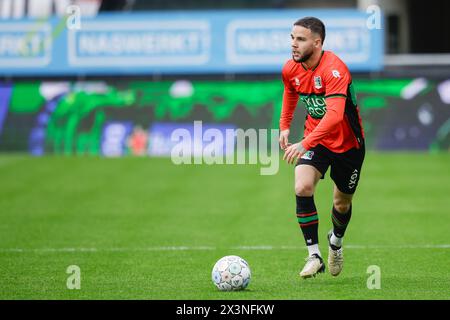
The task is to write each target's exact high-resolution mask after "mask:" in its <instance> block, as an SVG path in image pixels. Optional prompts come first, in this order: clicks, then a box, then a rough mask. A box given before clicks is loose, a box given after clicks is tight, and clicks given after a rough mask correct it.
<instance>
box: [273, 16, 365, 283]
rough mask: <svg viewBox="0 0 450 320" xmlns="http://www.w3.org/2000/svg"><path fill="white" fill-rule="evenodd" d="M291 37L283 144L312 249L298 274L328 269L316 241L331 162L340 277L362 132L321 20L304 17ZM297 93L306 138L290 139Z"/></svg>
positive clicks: (333, 263)
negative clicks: (317, 200) (321, 190)
mask: <svg viewBox="0 0 450 320" xmlns="http://www.w3.org/2000/svg"><path fill="white" fill-rule="evenodd" d="M291 38H292V59H290V60H288V61H287V62H286V64H285V65H284V67H283V71H282V78H283V83H284V94H283V107H282V111H281V116H280V147H281V148H282V149H283V150H284V152H285V153H284V157H283V159H284V160H286V161H287V162H288V163H294V162H295V163H296V166H295V194H296V202H297V219H298V223H299V225H300V228H301V230H302V232H303V236H304V238H305V242H306V246H307V248H308V253H309V256H308V258H307V259H306V264H305V266H304V268H303V270H302V271H301V272H300V276H301V277H302V278H309V277H313V276H316V274H317V273H319V272H324V271H325V264H324V262H323V259H322V255H321V253H320V250H319V245H318V243H319V239H318V225H319V218H318V214H317V210H316V206H315V204H314V191H315V188H316V185H317V183H318V181H319V180H320V179H323V178H324V176H325V173H326V171H327V169H328V167H331V169H330V176H331V179H332V180H333V181H334V192H333V206H332V210H331V220H332V222H333V229H332V230H330V231H329V233H328V247H329V249H328V268H329V270H330V273H331V274H332V275H333V276H337V275H338V274H339V273H340V272H341V270H342V267H343V262H344V260H343V259H344V256H343V249H342V240H343V237H344V234H345V230H346V229H347V226H348V224H349V222H350V218H351V216H352V197H353V194H354V192H355V190H356V187H357V185H358V181H359V177H360V173H361V167H362V163H363V160H364V154H365V147H364V132H363V128H362V122H361V117H360V115H359V110H358V107H357V104H356V96H355V92H354V90H353V85H352V77H351V75H350V72H349V70H348V68H347V66H346V65H345V63H344V62H342V60H340V59H339V58H338V57H337V56H336V55H335V54H334V53H333V52H331V51H323V50H322V45H323V42H324V40H325V26H324V24H323V22H322V21H320V20H319V19H317V18H314V17H306V18H303V19H300V20H298V21H296V22H295V23H294V25H293V28H292V33H291ZM299 98H300V100H302V101H303V103H304V106H305V107H306V110H307V116H306V120H305V125H304V137H303V139H302V140H301V141H300V142H297V143H294V144H291V143H289V142H288V137H289V128H290V125H291V121H292V118H293V114H294V110H295V108H296V106H297V102H298V100H299Z"/></svg>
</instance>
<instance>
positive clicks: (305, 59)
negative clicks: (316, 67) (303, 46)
mask: <svg viewBox="0 0 450 320" xmlns="http://www.w3.org/2000/svg"><path fill="white" fill-rule="evenodd" d="M312 55H313V49H312V48H311V49H310V50H309V51H307V52H305V53H304V54H303V55H302V56H301V57H300V59H295V58H294V55H292V60H294V61H295V62H297V63H302V62H305V61H308V59H309V58H311V56H312Z"/></svg>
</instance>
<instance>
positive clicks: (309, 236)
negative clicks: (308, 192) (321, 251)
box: [296, 195, 319, 246]
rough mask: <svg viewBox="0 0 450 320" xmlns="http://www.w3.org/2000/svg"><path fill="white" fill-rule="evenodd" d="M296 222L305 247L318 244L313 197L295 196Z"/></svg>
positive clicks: (317, 222)
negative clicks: (300, 230) (301, 233)
mask: <svg viewBox="0 0 450 320" xmlns="http://www.w3.org/2000/svg"><path fill="white" fill-rule="evenodd" d="M296 198H297V220H298V224H299V225H300V228H301V229H302V232H303V237H304V238H305V242H306V245H307V246H310V245H313V244H317V243H319V237H318V230H319V216H318V215H317V210H316V205H315V204H314V196H311V197H301V196H297V195H296Z"/></svg>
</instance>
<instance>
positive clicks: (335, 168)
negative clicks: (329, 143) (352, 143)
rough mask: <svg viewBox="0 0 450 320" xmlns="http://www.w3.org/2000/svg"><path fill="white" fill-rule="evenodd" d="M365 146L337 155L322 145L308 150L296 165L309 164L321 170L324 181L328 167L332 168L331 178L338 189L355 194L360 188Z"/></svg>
mask: <svg viewBox="0 0 450 320" xmlns="http://www.w3.org/2000/svg"><path fill="white" fill-rule="evenodd" d="M364 155H365V148H364V144H363V145H362V146H361V147H360V148H359V149H356V148H353V149H350V150H348V151H346V152H343V153H335V152H332V151H330V150H329V149H327V148H325V147H324V146H322V145H320V144H319V145H317V146H315V147H314V148H311V149H310V150H308V151H307V152H306V153H305V154H304V155H303V156H302V157H301V158H300V159H299V160H298V161H297V164H296V165H299V164H308V165H311V166H313V167H314V168H316V169H317V170H319V172H320V173H321V174H322V178H321V179H323V178H324V177H325V173H326V172H327V170H328V167H329V166H331V172H330V177H331V179H333V181H334V183H335V184H336V187H337V188H338V189H339V191H341V192H343V193H348V194H353V193H355V190H356V187H357V186H358V181H359V175H360V173H361V167H362V164H363V161H364Z"/></svg>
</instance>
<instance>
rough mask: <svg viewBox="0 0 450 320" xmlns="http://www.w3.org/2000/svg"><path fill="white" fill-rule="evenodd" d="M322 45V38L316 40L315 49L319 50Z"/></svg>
mask: <svg viewBox="0 0 450 320" xmlns="http://www.w3.org/2000/svg"><path fill="white" fill-rule="evenodd" d="M321 44H322V40H321V39H320V38H316V39H315V40H314V47H316V48H319V47H320V45H321Z"/></svg>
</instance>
